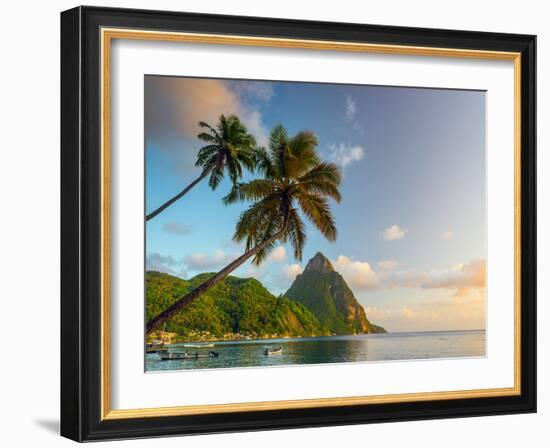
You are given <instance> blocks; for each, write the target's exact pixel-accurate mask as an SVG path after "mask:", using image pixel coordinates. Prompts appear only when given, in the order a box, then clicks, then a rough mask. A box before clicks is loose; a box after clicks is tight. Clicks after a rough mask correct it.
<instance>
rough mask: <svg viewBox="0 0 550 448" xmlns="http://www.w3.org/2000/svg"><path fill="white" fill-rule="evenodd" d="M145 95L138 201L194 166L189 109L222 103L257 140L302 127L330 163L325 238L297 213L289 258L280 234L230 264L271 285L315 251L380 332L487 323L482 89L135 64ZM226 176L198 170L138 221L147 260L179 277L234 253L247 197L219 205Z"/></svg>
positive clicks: (193, 115)
mask: <svg viewBox="0 0 550 448" xmlns="http://www.w3.org/2000/svg"><path fill="white" fill-rule="evenodd" d="M144 94H145V161H146V212H147V213H149V212H151V211H153V210H154V209H155V208H157V207H158V206H160V205H161V204H162V203H164V202H165V201H167V200H168V199H170V198H171V197H172V196H174V195H175V194H176V193H178V192H179V191H181V190H182V189H183V188H184V187H185V186H187V185H188V184H189V183H190V182H192V181H193V180H194V179H196V178H197V177H198V176H199V175H200V169H199V168H197V167H195V166H194V164H195V158H196V154H197V151H198V149H200V147H201V146H202V145H201V141H200V140H198V139H197V137H196V136H197V134H198V133H199V132H200V131H199V127H198V122H199V121H206V122H207V123H210V124H212V125H215V124H216V122H217V120H218V117H219V115H220V114H225V115H229V114H236V115H237V116H239V118H240V119H241V120H242V121H243V122H244V123H245V125H246V126H247V129H248V130H249V131H250V132H251V133H252V134H253V135H254V136H255V137H256V139H257V141H258V142H259V144H266V142H267V139H268V136H269V132H270V129H272V128H273V127H274V126H275V125H277V124H283V125H284V126H285V127H286V128H287V130H288V132H289V134H290V135H294V134H295V133H297V132H299V131H301V130H308V131H312V132H314V133H315V134H316V135H317V137H318V140H319V146H318V152H319V154H320V156H321V158H322V159H324V160H328V161H331V162H334V163H337V164H338V165H340V167H341V169H342V172H343V179H342V184H341V188H340V191H341V193H342V197H343V199H342V201H341V203H340V204H336V203H334V202H332V203H331V206H332V210H333V213H334V216H335V219H336V224H337V228H338V237H337V240H336V241H334V242H329V241H327V240H326V239H324V238H323V237H322V235H320V233H319V232H318V231H316V229H314V227H313V226H311V225H308V227H307V235H308V241H307V243H306V246H305V250H304V256H303V259H302V260H301V261H299V260H295V259H294V258H293V256H292V250H291V249H290V247H289V246H288V245H280V246H278V247H277V248H276V249H275V250H274V252H273V253H272V254H271V256H270V257H269V259H268V260H266V261H265V262H264V263H263V264H262V265H261V266H259V267H254V266H252V265H251V263H249V262H247V263H245V264H244V265H243V266H241V267H240V268H239V269H238V270H236V271H235V272H234V273H233V274H234V275H237V276H241V277H255V278H257V279H258V280H260V281H261V282H262V283H263V284H264V286H266V288H268V289H269V290H270V291H271V292H273V293H274V294H281V293H284V292H285V291H286V290H287V289H288V288H289V286H290V285H291V283H292V281H293V280H294V278H295V277H296V275H297V274H299V273H300V272H301V271H302V269H303V268H304V267H305V265H306V264H307V261H308V260H309V259H310V258H311V257H313V256H314V255H315V253H317V252H319V251H320V252H322V253H323V254H324V255H325V256H326V257H327V258H329V259H330V260H331V262H332V264H333V266H334V268H335V269H336V270H337V271H338V272H340V274H342V276H343V277H344V279H345V280H346V282H347V283H348V285H349V286H350V288H351V289H352V291H353V292H354V294H355V296H356V298H357V299H358V300H359V302H360V303H361V304H362V305H363V306H364V307H365V309H366V312H367V317H368V318H369V320H370V321H372V322H374V323H376V324H378V325H382V326H384V327H385V328H386V329H387V330H388V331H429V330H460V329H481V328H485V264H486V219H485V215H486V207H485V198H486V195H485V192H486V188H485V185H486V178H485V167H486V166H485V156H486V154H485V143H486V136H485V113H486V110H485V100H486V99H485V92H482V91H464V90H443V89H427V88H409V87H407V88H405V87H388V86H367V85H344V84H328V83H327V84H325V83H302V82H300V83H298V82H276V81H248V80H220V79H197V78H184V77H160V76H146V77H145V92H144ZM252 178H253V174H250V173H246V174H245V176H244V178H243V180H244V181H246V180H249V179H252ZM230 187H231V185H230V182H229V180H227V179H225V180H224V181H223V182H222V183H221V184H220V186H219V187H218V188H217V189H216V190H215V191H212V190H211V189H210V188H209V187H208V185H207V182H206V181H203V182H201V183H199V184H198V185H197V186H196V187H195V188H193V189H192V190H191V191H190V192H189V193H188V194H187V195H186V196H185V197H184V198H182V199H180V200H179V201H178V202H176V203H175V204H174V205H172V206H171V207H169V208H168V209H166V210H165V211H163V212H162V213H161V214H159V215H158V216H157V217H155V218H154V219H152V220H150V221H148V222H147V224H146V268H147V269H148V270H158V271H162V272H167V273H170V274H172V275H177V276H179V277H182V278H190V277H193V276H194V275H197V274H199V273H202V272H213V271H217V270H219V269H220V268H223V267H224V266H225V265H226V264H228V263H229V262H231V261H232V260H234V259H235V258H237V257H238V256H239V255H241V254H242V253H243V246H242V245H240V244H237V243H235V242H234V241H232V235H233V232H234V229H235V223H236V222H237V219H238V217H239V215H240V213H241V212H242V211H243V210H244V209H245V208H246V207H247V205H248V204H246V203H240V204H233V205H230V206H225V205H223V204H222V202H221V198H222V197H223V196H224V195H226V194H227V192H228V191H229V189H230Z"/></svg>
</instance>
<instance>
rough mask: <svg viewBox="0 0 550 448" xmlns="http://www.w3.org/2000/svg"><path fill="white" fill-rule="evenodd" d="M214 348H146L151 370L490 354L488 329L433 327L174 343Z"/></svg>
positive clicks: (147, 366) (183, 346)
mask: <svg viewBox="0 0 550 448" xmlns="http://www.w3.org/2000/svg"><path fill="white" fill-rule="evenodd" d="M275 347H282V348H283V351H282V354H280V355H272V356H265V354H264V351H265V349H266V348H275ZM185 350H187V351H188V352H189V353H208V352H209V351H215V352H217V353H218V354H219V356H218V357H217V358H206V359H196V360H170V361H162V360H161V359H160V357H159V355H158V354H156V353H152V354H146V359H145V370H146V371H162V370H188V369H217V368H230V367H233V368H234V367H265V366H280V365H301V364H325V363H343V362H369V361H398V360H411V359H432V358H463V357H479V356H485V331H484V330H468V331H432V332H414V333H413V332H411V333H387V334H371V335H355V336H353V335H352V336H325V337H316V338H285V339H263V340H262V339H259V340H253V341H223V342H215V343H214V347H201V348H190V347H185V344H184V343H182V344H173V345H170V346H169V351H174V352H182V351H185Z"/></svg>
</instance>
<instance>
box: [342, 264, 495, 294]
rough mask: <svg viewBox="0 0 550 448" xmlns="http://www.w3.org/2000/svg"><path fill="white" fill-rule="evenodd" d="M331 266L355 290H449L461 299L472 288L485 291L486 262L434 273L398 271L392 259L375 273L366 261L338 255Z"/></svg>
mask: <svg viewBox="0 0 550 448" xmlns="http://www.w3.org/2000/svg"><path fill="white" fill-rule="evenodd" d="M332 265H333V266H334V269H335V270H336V271H337V272H339V273H340V274H341V275H342V277H344V279H345V280H346V282H347V283H348V285H349V286H350V288H352V289H367V290H385V289H393V288H421V289H448V290H453V291H455V295H456V296H460V295H465V294H467V293H468V292H469V291H470V290H471V289H482V288H485V260H484V259H479V260H472V261H470V262H469V263H465V264H458V265H455V266H451V267H450V268H448V269H440V270H431V271H422V270H419V269H409V270H397V269H396V267H397V263H396V262H395V261H393V260H385V261H380V262H378V263H377V265H376V270H375V269H373V267H372V266H371V264H370V263H368V262H367V261H361V260H353V259H351V258H349V257H346V256H345V255H340V256H338V258H337V259H336V260H333V261H332Z"/></svg>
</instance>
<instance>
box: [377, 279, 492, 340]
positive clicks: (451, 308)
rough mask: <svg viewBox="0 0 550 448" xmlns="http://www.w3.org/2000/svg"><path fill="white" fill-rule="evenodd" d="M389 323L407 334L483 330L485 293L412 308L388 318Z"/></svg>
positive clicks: (473, 292)
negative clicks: (419, 331) (412, 332)
mask: <svg viewBox="0 0 550 448" xmlns="http://www.w3.org/2000/svg"><path fill="white" fill-rule="evenodd" d="M386 321H387V322H388V323H391V325H392V326H393V327H394V328H401V329H405V330H408V331H417V330H442V329H446V330H464V329H484V328H485V292H484V290H482V289H481V290H472V291H470V292H469V294H468V295H466V296H460V297H457V296H455V297H453V298H451V299H449V300H443V299H442V300H437V301H429V302H419V303H414V304H410V305H407V306H404V307H402V308H401V309H400V310H399V312H398V313H392V314H391V315H389V316H388V317H387V318H386Z"/></svg>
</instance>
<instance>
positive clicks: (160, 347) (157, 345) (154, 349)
mask: <svg viewBox="0 0 550 448" xmlns="http://www.w3.org/2000/svg"><path fill="white" fill-rule="evenodd" d="M165 332H166V324H164V328H163V329H162V337H161V339H154V340H153V341H151V342H149V343H148V344H145V353H162V352H167V351H168V347H166V344H165V343H164V333H165Z"/></svg>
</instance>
